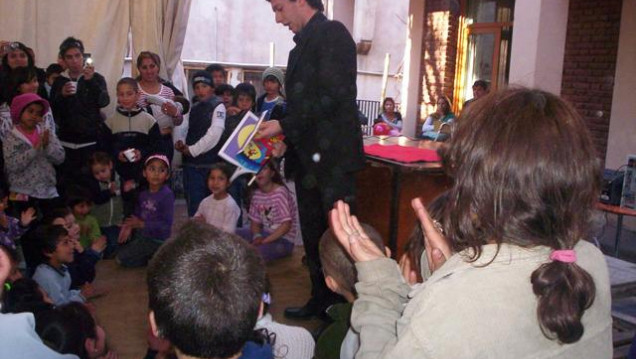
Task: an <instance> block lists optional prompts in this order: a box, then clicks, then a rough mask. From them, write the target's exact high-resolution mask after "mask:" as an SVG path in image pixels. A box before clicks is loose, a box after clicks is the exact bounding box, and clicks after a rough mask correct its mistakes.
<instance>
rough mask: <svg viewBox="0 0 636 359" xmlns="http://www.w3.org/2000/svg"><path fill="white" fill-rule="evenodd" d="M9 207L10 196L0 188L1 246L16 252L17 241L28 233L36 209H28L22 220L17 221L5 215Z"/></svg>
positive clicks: (22, 215)
mask: <svg viewBox="0 0 636 359" xmlns="http://www.w3.org/2000/svg"><path fill="white" fill-rule="evenodd" d="M8 206H9V196H8V194H7V193H6V192H5V191H4V190H3V189H2V188H0V244H1V245H3V246H7V247H9V248H11V249H12V250H16V248H17V247H16V241H17V240H18V239H19V238H20V237H21V236H22V235H23V234H24V233H25V232H26V231H27V229H28V228H29V225H30V224H31V222H33V220H34V219H35V209H33V208H29V209H27V210H26V211H24V212H22V214H21V216H20V219H17V218H15V217H11V216H8V215H7V214H6V213H5V211H6V210H7V207H8Z"/></svg>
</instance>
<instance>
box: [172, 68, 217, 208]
mask: <svg viewBox="0 0 636 359" xmlns="http://www.w3.org/2000/svg"><path fill="white" fill-rule="evenodd" d="M192 86H193V89H194V93H195V95H196V98H197V100H198V101H197V102H196V103H195V104H194V105H193V106H192V109H191V111H190V119H189V123H188V133H187V134H186V138H185V142H184V141H182V140H179V141H177V143H176V144H175V146H174V148H175V149H176V150H177V151H179V152H181V153H182V154H183V187H184V191H185V197H186V203H187V204H188V216H190V217H192V216H194V214H195V213H196V211H197V209H198V208H199V203H201V201H202V200H203V199H204V198H205V197H206V196H208V194H209V192H208V190H207V186H206V181H207V177H208V172H209V171H210V168H211V167H212V165H213V164H215V163H217V162H219V161H220V160H221V159H220V158H219V150H220V149H221V146H222V145H223V143H222V142H220V139H221V135H222V134H223V130H224V128H225V106H224V105H223V103H222V102H221V100H219V99H218V98H217V97H216V96H215V95H214V82H213V80H212V76H210V74H209V73H208V72H206V71H197V72H196V73H195V74H194V76H193V77H192Z"/></svg>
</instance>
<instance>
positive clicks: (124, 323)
mask: <svg viewBox="0 0 636 359" xmlns="http://www.w3.org/2000/svg"><path fill="white" fill-rule="evenodd" d="M175 212H176V214H175V215H176V217H175V229H176V228H178V227H179V226H180V225H182V224H183V222H184V221H185V220H186V219H187V218H186V216H185V207H184V203H183V202H181V201H178V202H177V208H176V211H175ZM303 253H304V251H303V248H302V247H296V249H295V250H294V253H293V255H292V256H291V257H289V258H284V259H280V260H277V261H274V262H272V263H270V264H268V267H267V271H268V274H269V276H270V281H271V283H272V284H271V286H272V288H271V291H272V301H273V303H272V306H271V313H272V315H273V316H274V319H275V320H276V321H279V322H282V323H285V324H290V325H299V326H303V327H305V328H307V329H309V330H310V331H315V330H317V329H318V328H319V326H320V325H321V322H320V321H319V320H317V319H314V320H310V321H293V320H287V319H286V318H284V317H283V311H284V310H285V308H286V307H288V306H296V305H302V304H304V302H305V301H306V300H307V298H308V297H309V291H310V285H309V275H308V272H307V268H306V267H305V266H304V265H303V264H302V263H301V258H302V255H303ZM95 285H96V286H99V287H106V288H108V289H109V290H110V292H109V293H108V294H107V295H105V296H103V297H101V298H96V299H94V300H93V303H94V304H95V306H96V308H97V309H96V316H97V320H98V322H99V324H101V325H102V326H103V327H104V330H105V331H106V335H107V337H108V343H109V346H110V347H111V348H113V349H115V350H116V351H117V352H118V353H119V358H121V359H128V358H130V359H133V358H134V359H138V358H143V355H144V354H145V353H146V348H147V345H146V334H147V330H148V321H147V313H148V293H147V288H146V269H145V268H139V269H125V268H121V267H119V266H118V265H117V263H116V262H115V261H114V260H103V261H101V262H100V263H99V264H98V267H97V278H96V280H95Z"/></svg>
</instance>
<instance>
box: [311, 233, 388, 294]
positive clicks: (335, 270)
mask: <svg viewBox="0 0 636 359" xmlns="http://www.w3.org/2000/svg"><path fill="white" fill-rule="evenodd" d="M361 225H362V228H363V229H364V231H365V232H366V233H367V235H368V236H369V238H370V239H371V240H372V241H373V243H374V244H375V245H376V246H377V247H378V248H380V249H381V250H382V251H383V252H384V251H385V247H384V242H383V241H382V237H381V236H380V233H378V231H376V230H375V228H373V227H371V226H370V225H368V224H365V223H361ZM319 253H320V262H321V263H322V270H323V273H324V274H325V282H326V283H327V286H328V287H329V289H331V290H332V291H334V292H336V293H338V294H340V295H343V296H345V297H353V296H355V293H356V291H355V284H356V279H357V277H358V272H357V271H356V267H355V265H354V262H353V261H352V260H351V258H349V256H348V255H347V253H346V252H345V250H344V249H343V248H342V246H340V243H338V240H337V239H336V238H335V236H334V234H333V231H332V230H331V229H328V230H327V231H325V233H323V235H322V237H320V247H319Z"/></svg>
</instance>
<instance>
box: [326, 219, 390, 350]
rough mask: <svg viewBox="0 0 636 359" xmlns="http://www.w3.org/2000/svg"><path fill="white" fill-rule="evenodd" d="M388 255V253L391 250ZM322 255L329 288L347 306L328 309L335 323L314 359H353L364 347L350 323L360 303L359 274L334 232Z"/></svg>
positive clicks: (376, 239)
mask: <svg viewBox="0 0 636 359" xmlns="http://www.w3.org/2000/svg"><path fill="white" fill-rule="evenodd" d="M362 228H364V230H365V232H366V233H367V234H368V235H369V238H371V240H372V241H373V243H374V244H375V245H376V246H378V248H380V249H385V247H384V243H383V242H382V237H381V236H380V233H378V231H376V230H375V228H373V227H371V226H369V225H368V224H364V223H363V224H362ZM386 251H387V252H388V248H387V249H386ZM319 252H320V262H321V263H322V270H323V272H324V273H325V283H326V284H327V287H329V289H331V291H332V292H335V293H338V294H340V295H341V296H343V297H344V298H345V299H346V300H347V303H340V304H334V305H332V306H331V307H329V308H327V314H328V315H329V317H331V319H332V320H333V323H331V324H330V325H329V326H328V327H327V328H325V330H324V331H323V332H322V333H321V334H320V336H319V337H318V341H317V342H316V353H315V356H314V358H315V359H332V358H333V359H340V358H342V359H353V358H354V357H355V354H356V352H357V351H358V348H359V347H360V335H359V334H358V333H356V332H354V331H353V330H352V329H351V324H350V322H349V320H350V318H351V309H352V307H353V302H354V301H355V300H356V289H355V284H356V280H357V277H358V273H357V271H356V267H355V265H354V263H353V262H352V261H351V259H350V258H349V256H348V255H347V253H345V251H344V249H343V248H342V247H341V246H340V243H338V240H337V239H336V238H335V237H334V235H333V232H332V231H331V229H328V230H327V231H326V232H325V233H323V235H322V237H320V248H319Z"/></svg>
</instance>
